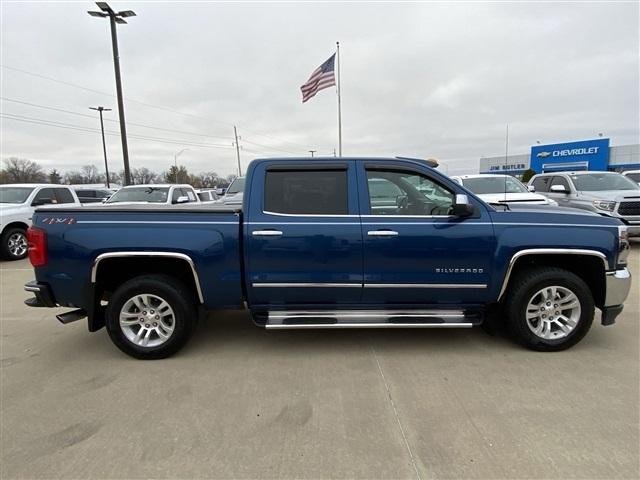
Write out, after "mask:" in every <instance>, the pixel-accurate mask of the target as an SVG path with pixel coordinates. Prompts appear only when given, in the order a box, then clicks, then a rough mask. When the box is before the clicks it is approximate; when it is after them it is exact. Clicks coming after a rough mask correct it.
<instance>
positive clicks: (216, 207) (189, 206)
mask: <svg viewBox="0 0 640 480" xmlns="http://www.w3.org/2000/svg"><path fill="white" fill-rule="evenodd" d="M66 205H67V204H65V205H56V206H43V207H38V208H37V209H36V212H46V211H47V210H55V211H56V212H60V211H61V210H65V211H66V210H73V211H78V212H154V213H158V212H162V213H172V212H196V213H198V212H200V213H239V212H241V211H242V205H224V204H222V203H196V202H193V203H181V204H177V205H170V204H167V203H157V204H152V203H130V204H120V203H87V204H85V205H84V206H81V205H76V204H68V206H66Z"/></svg>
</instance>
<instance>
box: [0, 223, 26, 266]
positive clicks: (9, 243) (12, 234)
mask: <svg viewBox="0 0 640 480" xmlns="http://www.w3.org/2000/svg"><path fill="white" fill-rule="evenodd" d="M0 241H1V242H2V244H1V245H0V250H1V252H2V256H3V257H4V258H6V259H7V260H20V259H21V258H24V257H26V256H27V232H25V231H24V230H23V229H22V228H19V227H15V228H7V230H6V231H5V232H4V233H3V234H2V240H0Z"/></svg>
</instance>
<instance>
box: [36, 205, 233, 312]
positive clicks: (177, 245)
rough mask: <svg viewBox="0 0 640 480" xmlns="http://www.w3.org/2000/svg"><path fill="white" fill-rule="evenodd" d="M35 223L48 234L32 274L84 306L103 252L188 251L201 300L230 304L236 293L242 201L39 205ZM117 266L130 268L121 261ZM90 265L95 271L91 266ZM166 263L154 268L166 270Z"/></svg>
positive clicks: (100, 267) (152, 260) (57, 293)
mask: <svg viewBox="0 0 640 480" xmlns="http://www.w3.org/2000/svg"><path fill="white" fill-rule="evenodd" d="M33 225H34V227H37V228H40V229H43V230H45V231H46V234H47V244H48V251H49V261H48V263H47V265H45V266H43V267H39V268H36V278H37V280H38V281H40V282H45V283H47V284H50V285H51V286H52V288H53V294H54V296H55V298H56V299H65V303H66V304H69V305H70V306H76V307H81V308H86V307H87V305H85V303H86V301H87V298H90V295H89V294H88V289H90V288H92V284H93V281H92V276H93V277H94V278H95V276H96V275H100V274H101V272H104V270H103V269H104V268H105V266H106V265H107V264H108V263H109V262H107V261H103V262H101V258H104V257H105V256H106V254H114V253H122V252H127V253H128V255H144V254H145V252H149V256H150V258H149V262H150V263H152V264H155V265H160V263H161V260H160V259H158V258H153V257H152V254H158V253H161V254H162V253H164V254H178V255H181V256H183V257H188V258H189V259H190V260H191V261H192V262H193V265H194V268H195V270H196V271H197V275H198V277H199V284H200V288H201V296H202V302H203V303H204V305H205V306H216V307H218V308H220V307H221V306H223V307H236V306H238V304H240V302H241V300H242V273H241V253H240V233H241V231H240V229H241V227H240V225H241V212H240V208H236V207H229V206H226V205H211V204H204V205H202V204H188V205H157V206H151V205H148V204H146V205H145V204H128V205H121V204H113V205H98V206H88V207H62V206H60V207H46V208H38V209H37V210H36V213H35V214H34V216H33ZM118 268H119V269H120V270H121V271H122V274H131V275H134V274H135V273H136V272H135V271H133V272H129V271H128V270H132V269H130V268H128V267H127V265H126V264H122V265H121V266H119V267H118ZM94 270H95V271H94ZM171 270H172V268H171V267H169V266H167V267H166V268H164V267H163V268H162V269H161V270H160V272H159V273H166V274H170V273H171Z"/></svg>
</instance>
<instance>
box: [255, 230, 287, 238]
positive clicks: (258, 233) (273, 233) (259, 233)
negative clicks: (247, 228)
mask: <svg viewBox="0 0 640 480" xmlns="http://www.w3.org/2000/svg"><path fill="white" fill-rule="evenodd" d="M251 235H253V236H254V237H279V236H280V235H282V232H281V231H280V230H254V231H253V232H251Z"/></svg>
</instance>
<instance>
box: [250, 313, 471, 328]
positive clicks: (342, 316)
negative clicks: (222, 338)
mask: <svg viewBox="0 0 640 480" xmlns="http://www.w3.org/2000/svg"><path fill="white" fill-rule="evenodd" d="M260 317H262V318H263V319H264V320H263V322H258V323H262V324H263V325H264V327H265V328H268V329H274V330H275V329H281V330H285V329H305V328H324V329H332V328H469V327H473V326H474V325H479V324H480V323H481V322H482V316H481V315H480V313H479V312H465V311H463V310H336V311H328V310H303V311H296V310H274V311H270V312H268V313H267V314H266V315H265V316H260ZM265 317H266V318H265ZM265 320H266V321H265Z"/></svg>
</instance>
